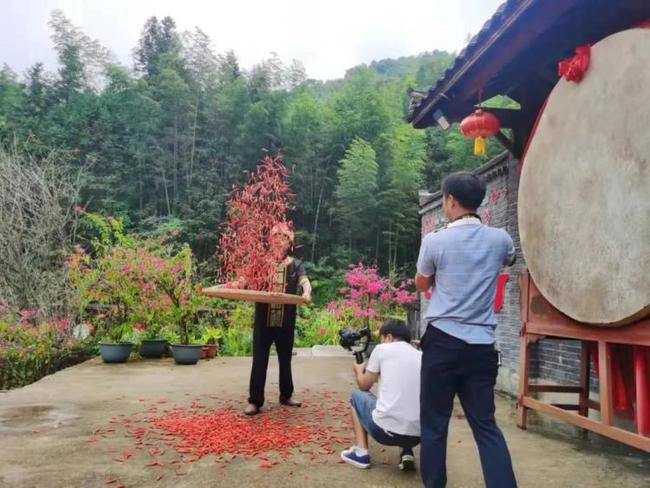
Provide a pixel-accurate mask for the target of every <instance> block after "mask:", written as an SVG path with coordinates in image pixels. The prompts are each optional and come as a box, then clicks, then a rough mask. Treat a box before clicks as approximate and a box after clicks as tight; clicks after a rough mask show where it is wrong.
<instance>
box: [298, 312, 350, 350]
mask: <svg viewBox="0 0 650 488" xmlns="http://www.w3.org/2000/svg"><path fill="white" fill-rule="evenodd" d="M339 329H340V325H339V322H338V318H337V317H336V315H334V314H333V313H332V312H330V311H329V310H327V309H322V308H316V307H303V308H302V309H301V311H300V315H299V316H298V319H297V320H296V337H295V344H296V347H311V346H315V345H318V344H329V345H334V344H338V343H339Z"/></svg>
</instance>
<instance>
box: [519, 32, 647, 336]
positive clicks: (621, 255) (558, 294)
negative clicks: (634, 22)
mask: <svg viewBox="0 0 650 488" xmlns="http://www.w3.org/2000/svg"><path fill="white" fill-rule="evenodd" d="M519 233H520V236H521V245H522V249H523V253H524V256H525V258H526V262H527V264H528V268H529V271H530V273H531V276H532V277H533V279H534V281H535V283H536V284H537V286H538V288H539V290H540V291H541V292H542V294H543V295H544V296H545V297H546V298H547V299H548V300H549V302H551V303H552V304H553V306H555V307H556V308H557V309H558V310H560V311H562V312H563V313H565V314H566V315H568V316H569V317H571V318H573V319H575V320H577V321H580V322H584V323H588V324H594V325H602V326H615V325H623V324H626V323H630V322H633V321H635V320H637V319H640V318H642V317H644V316H646V315H648V314H650V29H641V28H639V29H631V30H627V31H623V32H619V33H617V34H614V35H612V36H609V37H607V38H605V39H603V40H602V41H600V42H598V43H597V44H595V45H594V46H593V47H592V50H591V63H590V66H589V69H588V71H587V72H586V74H585V76H584V78H583V79H582V81H581V82H580V83H573V82H567V81H565V80H564V79H561V80H560V81H559V82H558V84H557V85H556V86H555V88H554V89H553V91H552V92H551V95H550V96H549V98H548V101H547V103H546V107H545V109H544V112H543V114H542V115H541V117H540V119H539V121H538V125H537V129H536V131H535V134H534V135H533V138H532V140H531V142H530V145H529V148H528V152H527V154H526V156H525V160H524V165H523V171H522V174H521V180H520V186H519Z"/></svg>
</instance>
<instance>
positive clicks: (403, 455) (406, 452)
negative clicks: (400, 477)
mask: <svg viewBox="0 0 650 488" xmlns="http://www.w3.org/2000/svg"><path fill="white" fill-rule="evenodd" d="M398 467H399V469H401V470H402V471H415V456H414V455H413V449H405V448H402V449H400V453H399V464H398Z"/></svg>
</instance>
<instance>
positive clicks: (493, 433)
mask: <svg viewBox="0 0 650 488" xmlns="http://www.w3.org/2000/svg"><path fill="white" fill-rule="evenodd" d="M421 347H422V374H421V378H420V379H421V393H420V423H421V428H422V441H421V446H422V447H421V452H420V471H421V473H422V481H423V482H424V486H426V487H428V488H444V487H445V486H446V484H447V468H446V461H447V430H448V428H449V419H450V418H451V414H452V410H453V406H454V397H455V396H456V395H458V398H459V399H460V403H461V405H462V406H463V411H464V412H465V417H466V418H467V421H468V422H469V425H470V427H471V429H472V433H473V434H474V440H475V441H476V444H477V445H478V450H479V456H480V458H481V467H482V469H483V478H484V479H485V485H486V487H487V488H516V486H517V482H516V481H515V475H514V473H513V470H512V461H511V460H510V453H509V452H508V446H507V445H506V441H505V439H504V437H503V434H502V433H501V430H500V429H499V427H497V424H496V420H495V418H494V385H495V383H496V377H497V371H498V358H497V352H496V350H495V349H494V346H493V345H492V344H490V345H484V344H467V343H466V342H464V341H461V340H459V339H456V338H455V337H452V336H450V335H447V334H445V333H444V332H442V331H440V330H438V329H436V328H434V327H433V326H431V325H429V326H428V328H427V331H426V334H425V335H424V337H423V338H422V341H421Z"/></svg>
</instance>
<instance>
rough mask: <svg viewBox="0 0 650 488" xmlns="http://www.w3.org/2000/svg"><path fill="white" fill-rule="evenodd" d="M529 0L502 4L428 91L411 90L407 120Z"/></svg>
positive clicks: (413, 116) (411, 119) (513, 0)
mask: <svg viewBox="0 0 650 488" xmlns="http://www.w3.org/2000/svg"><path fill="white" fill-rule="evenodd" d="M527 1H528V0H507V1H505V2H504V3H502V4H501V5H500V6H499V8H497V10H496V12H495V13H494V15H492V17H490V19H489V20H488V21H487V22H486V23H485V24H483V27H482V28H481V30H480V31H479V32H478V33H477V34H476V35H475V36H474V37H472V39H471V40H470V41H469V43H468V44H467V46H465V48H464V49H463V50H462V51H461V52H460V53H458V56H456V58H455V59H454V61H453V62H452V64H451V65H450V66H449V67H448V68H447V69H446V70H445V73H444V74H443V76H442V77H441V78H440V79H438V81H437V82H436V84H435V85H434V86H432V87H431V88H430V89H429V90H428V91H425V92H421V91H417V90H409V97H410V101H409V111H408V115H407V119H408V121H409V122H412V121H413V120H414V119H415V117H416V116H417V115H418V114H419V112H420V110H421V109H422V108H423V107H424V106H426V104H427V103H428V102H430V101H431V100H433V99H434V98H435V97H436V96H437V95H438V94H439V93H440V92H441V90H442V88H443V87H444V85H445V84H446V82H447V81H448V80H450V79H451V78H452V76H453V75H454V74H455V73H456V72H457V71H458V70H459V69H460V68H461V67H462V66H463V65H464V64H465V63H466V62H467V61H468V60H469V59H470V58H471V57H472V56H473V55H474V54H475V53H476V51H477V50H478V49H479V48H480V47H481V46H482V45H483V44H485V42H486V41H487V40H488V39H489V38H490V37H491V36H492V35H493V34H494V33H495V32H496V31H497V30H498V29H499V28H500V27H501V26H502V25H503V24H504V21H506V20H507V19H508V18H509V17H510V16H511V15H512V14H513V12H515V11H516V10H517V7H519V6H520V4H522V3H527Z"/></svg>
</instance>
